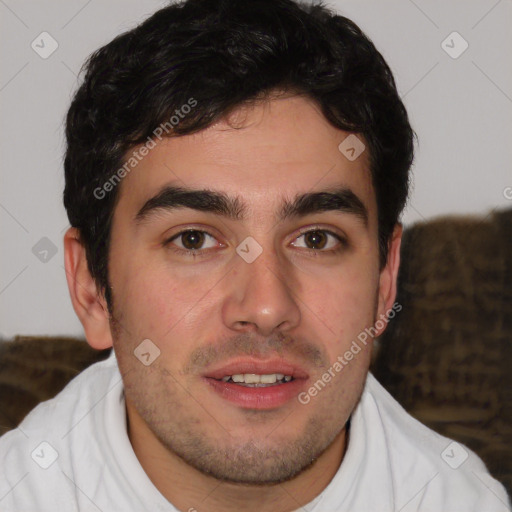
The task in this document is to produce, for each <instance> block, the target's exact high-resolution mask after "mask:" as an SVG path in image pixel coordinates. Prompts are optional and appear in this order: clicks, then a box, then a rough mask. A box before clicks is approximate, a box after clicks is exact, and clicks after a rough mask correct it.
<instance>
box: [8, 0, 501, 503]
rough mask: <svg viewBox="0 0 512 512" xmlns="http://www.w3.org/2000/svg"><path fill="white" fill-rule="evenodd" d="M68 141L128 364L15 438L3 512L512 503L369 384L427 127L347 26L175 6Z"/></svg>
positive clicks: (94, 82)
mask: <svg viewBox="0 0 512 512" xmlns="http://www.w3.org/2000/svg"><path fill="white" fill-rule="evenodd" d="M66 135H67V152H66V159H65V173H66V187H65V192H64V203H65V206H66V208H67V211H68V215H69V219H70V223H71V225H72V228H71V229H69V230H68V232H67V233H66V235H65V239H64V244H65V266H66V274H67V279H68V285H69V289H70V294H71V299H72V302H73V306H74V308H75V311H76V313H77V315H78V316H79V318H80V320H81V322H82V324H83V326H84V330H85V335H86V337H87V341H88V342H89V344H90V345H91V346H92V347H94V348H97V349H103V348H108V347H111V346H113V348H114V350H113V352H112V354H111V356H110V357H109V359H108V360H106V361H105V362H102V363H98V364H96V365H94V366H92V367H90V368H88V369H87V370H86V371H84V372H83V373H82V374H81V375H79V376H78V377H77V378H76V379H74V380H73V381H72V382H71V383H70V384H69V385H68V386H67V387H66V388H65V389H64V390H63V391H62V392H61V393H60V394H59V395H58V396H57V397H56V398H55V399H53V400H50V401H49V402H46V403H43V404H41V405H39V406H38V407H37V408H36V409H35V410H34V411H32V413H31V414H29V416H28V417H27V418H26V419H25V420H24V421H23V423H22V424H21V425H20V428H19V429H17V430H15V431H12V432H10V433H8V434H6V435H5V436H4V437H3V438H2V439H1V440H0V455H1V460H2V469H1V482H0V498H2V497H3V499H1V501H0V508H1V510H6V511H7V510H16V511H24V512H28V511H36V510H37V511H50V510H51V511H55V510H62V511H71V510H81V511H82V510H87V511H88V510H102V511H129V510H133V511H142V510H148V511H157V510H188V511H193V510H197V511H212V512H216V511H232V510H246V511H255V510H258V511H260V512H261V511H267V510H272V511H273V512H278V511H283V512H284V511H292V510H308V511H318V512H330V511H335V510H336V511H342V510H343V511H350V512H356V511H372V512H378V511H395V510H401V511H411V510H418V511H419V510H421V511H435V512H440V511H446V512H447V511H455V510H457V511H469V510H475V511H479V512H480V511H505V510H508V508H507V496H506V493H505V491H504V489H503V487H502V486H501V485H500V484H499V483H498V482H496V481H495V480H493V479H492V477H491V476H490V475H489V474H488V472H487V470H486V468H485V466H484V464H483V463H482V461H481V460H480V459H478V457H477V456H476V455H475V454H474V453H472V452H471V451H469V450H468V449H465V448H464V447H462V446H460V445H457V444H454V445H452V448H451V450H452V451H453V454H454V455H453V456H454V457H457V460H458V462H460V459H461V456H462V455H461V454H462V453H464V454H465V456H466V457H467V459H466V460H464V461H463V462H461V463H460V464H459V466H458V467H457V468H454V467H453V466H455V465H452V466H450V465H448V464H447V463H446V462H445V461H444V460H443V458H442V457H441V454H442V452H443V450H445V449H446V448H447V447H448V446H449V445H450V442H451V441H450V440H449V439H446V438H444V437H441V436H439V435H437V434H435V433H434V432H432V431H430V430H429V429H427V428H426V427H424V426H423V425H421V424H420V423H418V422H417V421H416V420H414V419H413V418H412V417H410V416H409V415H408V414H407V413H406V412H405V411H404V410H403V409H402V408H401V407H400V406H399V405H398V404H397V403H396V402H395V401H394V400H393V398H391V396H390V395H389V394H387V393H386V391H385V390H384V389H383V388H382V387H381V386H380V384H379V383H378V382H377V381H376V380H375V379H374V377H373V376H372V375H371V374H369V373H368V368H369V364H370V360H371V351H372V344H373V339H374V338H375V337H377V336H379V335H380V334H381V333H382V332H383V330H384V329H385V327H386V324H387V322H388V320H389V318H391V317H392V316H394V315H395V314H397V313H398V312H399V310H400V309H401V307H402V306H401V305H400V304H396V303H395V295H396V277H397V271H398V266H399V249H400V240H401V231H402V229H401V225H400V223H399V215H400V213H401V211H402V209H403V206H404V204H405V201H406V197H407V189H408V172H409V168H410V165H411V162H412V158H413V132H412V129H411V127H410V125H409V121H408V118H407V114H406V112H405V109H404V106H403V104H402V102H401V101H400V98H399V96H398V94H397V91H396V87H395V83H394V80H393V77H392V74H391V72H390V70H389V68H388V66H387V65H386V63H385V62H384V60H383V58H382V56H381V55H380V54H379V53H378V52H377V51H376V49H375V48H374V46H373V45H372V43H371V42H370V41H369V40H368V39H367V38H366V37H365V36H364V35H363V34H362V33H361V31H360V30H359V29H358V28H357V27H356V26H355V25H354V24H353V23H352V22H350V21H349V20H347V19H346V18H343V17H341V16H336V15H334V14H332V13H330V12H329V11H327V10H326V9H325V8H322V7H319V6H316V7H306V6H299V5H297V4H295V3H293V2H292V1H290V0H254V1H251V2H247V1H241V0H238V1H237V0H225V1H222V0H218V1H212V0H208V1H206V0H189V1H187V2H185V3H181V4H172V5H169V6H168V7H165V8H163V9H162V10H160V11H158V12H157V13H156V14H154V15H153V16H152V17H151V18H149V19H148V20H146V21H145V22H144V23H142V24H141V25H140V26H138V27H137V28H135V29H134V30H132V31H130V32H127V33H125V34H123V35H121V36H119V37H117V38H116V39H114V40H113V41H112V42H111V43H109V44H108V45H106V46H105V47H103V48H101V49H100V50H98V51H97V52H96V53H95V54H93V56H92V57H91V58H90V60H89V61H88V63H87V67H86V73H85V77H84V81H83V83H82V85H81V87H80V88H79V90H78V91H77V93H76V95H75V97H74V100H73V102H72V105H71V107H70V110H69V113H68V117H67V129H66ZM368 333H370V335H368ZM35 462H36V463H37V464H36V463H35Z"/></svg>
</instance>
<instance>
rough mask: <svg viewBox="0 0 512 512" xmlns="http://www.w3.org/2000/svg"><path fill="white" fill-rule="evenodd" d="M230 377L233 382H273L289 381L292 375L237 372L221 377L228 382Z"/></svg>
mask: <svg viewBox="0 0 512 512" xmlns="http://www.w3.org/2000/svg"><path fill="white" fill-rule="evenodd" d="M230 379H231V380H232V381H233V382H237V383H244V384H275V383H276V382H277V381H282V380H284V381H285V382H290V381H291V380H292V377H291V375H284V374H282V373H270V374H266V375H258V374H256V373H243V374H242V373H238V374H236V375H226V376H225V377H222V381H223V382H228V381H229V380H230Z"/></svg>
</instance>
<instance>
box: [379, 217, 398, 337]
mask: <svg viewBox="0 0 512 512" xmlns="http://www.w3.org/2000/svg"><path fill="white" fill-rule="evenodd" d="M402 233H403V228H402V225H401V224H396V225H395V229H394V230H393V234H392V235H391V240H390V241H389V245H388V259H387V262H386V266H385V267H384V268H383V269H382V270H381V272H380V277H379V297H378V306H377V319H376V324H377V321H378V320H379V319H380V320H384V319H386V318H387V315H386V313H387V312H388V311H390V310H391V309H392V308H393V304H394V303H395V299H396V285H397V277H398V268H399V266H400V245H401V243H402ZM400 309H401V307H400ZM381 323H383V324H384V326H383V327H382V328H381V329H379V330H378V332H377V334H376V336H380V335H381V334H382V333H383V332H384V331H385V330H386V326H387V324H388V323H387V321H384V322H381Z"/></svg>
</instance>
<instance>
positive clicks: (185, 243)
mask: <svg viewBox="0 0 512 512" xmlns="http://www.w3.org/2000/svg"><path fill="white" fill-rule="evenodd" d="M207 239H211V241H209V240H207ZM215 241H216V239H215V237H213V236H212V235H210V234H209V233H207V232H206V231H200V230H198V229H187V230H186V231H181V232H180V233H178V234H176V235H175V236H173V237H172V238H171V239H170V240H168V241H167V242H166V245H167V244H174V245H176V246H177V247H178V248H180V249H182V250H185V251H198V252H199V251H200V250H201V249H210V248H212V247H215ZM205 244H206V245H205Z"/></svg>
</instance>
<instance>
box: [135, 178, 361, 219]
mask: <svg viewBox="0 0 512 512" xmlns="http://www.w3.org/2000/svg"><path fill="white" fill-rule="evenodd" d="M179 208H190V209H192V210H197V211H201V212H207V213H213V214H215V215H220V216H222V217H226V218H228V219H231V220H236V221H240V220H244V219H245V218H246V214H247V212H248V208H247V205H246V204H244V202H243V201H242V200H241V199H240V197H239V196H229V195H228V194H226V193H224V192H220V191H213V190H208V189H201V190H197V189H190V188H185V187H178V186H166V187H164V188H163V189H162V190H160V192H158V194H156V195H155V196H153V197H151V198H150V199H148V200H147V201H146V202H145V203H144V205H143V206H142V208H141V209H140V210H139V211H138V212H137V214H136V216H135V222H136V223H137V224H139V223H142V222H143V221H146V220H148V219H149V217H150V216H151V215H152V214H156V213H157V212H159V211H162V210H164V211H172V210H175V209H179ZM328 211H334V212H339V213H346V214H349V215H353V216H355V217H357V218H358V219H359V220H360V221H362V222H363V224H364V225H365V227H367V226H368V210H367V208H366V207H365V205H364V203H363V202H362V201H361V200H360V199H359V198H358V197H357V196H356V194H354V192H352V190H350V189H349V188H347V187H344V186H339V187H331V188H328V189H327V190H322V191H318V192H307V193H304V194H298V195H296V196H295V198H294V199H293V200H289V199H285V200H284V201H283V203H282V205H281V208H280V210H279V212H278V214H277V220H278V221H279V222H282V221H284V220H287V219H290V218H295V217H303V216H306V215H310V214H314V213H321V212H328Z"/></svg>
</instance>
